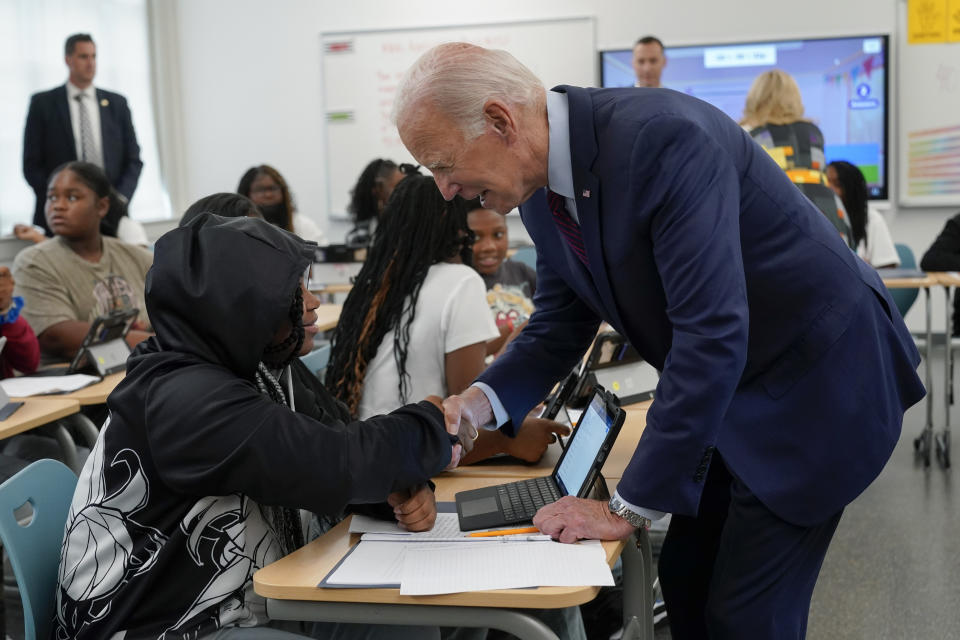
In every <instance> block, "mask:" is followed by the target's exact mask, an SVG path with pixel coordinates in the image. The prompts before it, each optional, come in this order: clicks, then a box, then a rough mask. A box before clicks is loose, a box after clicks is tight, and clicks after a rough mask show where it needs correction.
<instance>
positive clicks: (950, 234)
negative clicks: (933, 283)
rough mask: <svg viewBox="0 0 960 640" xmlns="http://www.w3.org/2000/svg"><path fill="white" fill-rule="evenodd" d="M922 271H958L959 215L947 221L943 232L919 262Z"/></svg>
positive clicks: (959, 267) (959, 254)
mask: <svg viewBox="0 0 960 640" xmlns="http://www.w3.org/2000/svg"><path fill="white" fill-rule="evenodd" d="M920 268H921V269H923V270H924V271H958V270H960V214H957V215H955V216H954V217H952V218H950V219H949V220H947V224H946V225H945V226H944V227H943V231H941V232H940V235H938V236H937V239H936V240H934V241H933V244H932V245H930V248H929V249H927V252H926V253H925V254H923V258H921V260H920Z"/></svg>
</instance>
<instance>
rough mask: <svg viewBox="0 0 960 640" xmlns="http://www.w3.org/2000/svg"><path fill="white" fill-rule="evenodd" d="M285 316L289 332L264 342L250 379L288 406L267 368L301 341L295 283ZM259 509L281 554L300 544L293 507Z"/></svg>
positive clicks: (287, 357) (280, 363)
mask: <svg viewBox="0 0 960 640" xmlns="http://www.w3.org/2000/svg"><path fill="white" fill-rule="evenodd" d="M289 319H290V321H291V323H292V324H293V328H292V330H291V331H290V335H289V336H287V337H286V338H285V339H284V340H283V341H282V342H280V343H278V344H275V345H267V347H266V348H264V350H263V356H262V357H261V360H260V362H259V363H257V371H256V374H254V381H255V382H256V384H257V389H259V390H260V393H262V394H263V395H265V396H267V397H268V398H270V399H271V400H272V401H274V402H276V403H277V404H280V405H283V406H285V407H288V406H290V404H289V402H287V398H286V396H284V395H283V389H282V388H281V387H280V382H279V381H278V380H277V378H276V377H274V375H273V373H271V371H270V368H273V369H274V370H277V369H283V368H284V367H286V366H287V365H288V364H289V363H290V361H291V360H293V358H295V357H296V356H297V354H298V353H299V352H300V347H301V346H302V345H303V339H304V333H303V291H302V290H301V289H300V285H299V284H298V285H297V290H296V292H295V293H294V295H293V303H292V304H291V305H290V312H289ZM287 375H290V373H289V372H288V373H287ZM261 512H262V513H263V515H264V517H265V518H266V520H267V521H268V522H270V523H271V524H272V525H273V529H274V532H275V533H276V536H277V539H278V540H279V541H280V548H281V549H282V550H283V554H284V555H286V554H288V553H292V552H293V551H295V550H297V549H299V548H300V547H302V546H303V544H304V539H303V528H302V527H301V525H300V514H299V512H298V511H297V510H296V509H291V508H289V507H280V506H274V507H263V506H261Z"/></svg>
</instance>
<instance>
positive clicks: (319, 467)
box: [110, 364, 451, 514]
mask: <svg viewBox="0 0 960 640" xmlns="http://www.w3.org/2000/svg"><path fill="white" fill-rule="evenodd" d="M145 404H146V406H145V407H144V415H145V416H146V437H147V440H148V444H149V447H150V451H151V454H152V456H153V460H154V463H155V464H156V469H157V473H158V474H159V475H160V477H161V478H162V479H163V481H164V483H166V484H167V485H168V486H169V487H170V488H171V489H173V490H175V491H181V492H183V493H188V494H192V495H223V494H226V493H233V492H240V493H244V494H247V495H249V496H251V497H252V498H254V499H255V500H257V501H258V502H260V503H262V504H268V505H281V506H286V507H292V508H302V509H309V510H311V511H313V512H315V513H321V514H333V513H339V512H340V511H341V510H342V509H343V508H344V507H345V506H346V505H347V504H348V503H373V502H382V501H384V500H386V498H387V496H388V495H389V494H390V493H391V492H394V491H398V490H400V489H405V488H408V487H411V486H414V485H416V484H420V483H425V482H426V481H427V480H428V479H429V478H430V477H431V476H433V475H434V474H436V473H439V472H440V471H442V470H443V468H444V467H445V466H446V465H447V464H448V463H449V461H450V455H451V450H450V449H451V445H450V440H449V438H448V437H447V433H446V431H445V430H444V427H443V416H442V414H441V413H440V411H439V410H438V409H437V408H436V407H435V406H433V405H432V404H430V403H428V402H421V403H419V404H412V405H407V406H405V407H402V408H400V409H398V410H396V411H394V412H393V413H391V414H389V415H386V416H378V417H376V418H372V419H370V420H366V421H362V422H361V421H356V422H351V423H344V422H341V421H338V420H335V419H333V418H325V419H324V420H323V421H318V420H314V419H313V418H310V417H309V416H306V415H303V414H299V413H294V412H292V411H290V410H289V409H288V408H287V407H284V406H281V405H278V404H276V403H274V402H271V401H270V400H269V399H268V398H266V397H265V396H263V395H261V394H260V393H259V392H258V391H257V390H256V389H255V388H254V387H253V385H252V384H251V383H250V382H247V381H245V380H242V379H240V378H237V377H236V376H235V375H233V374H232V373H231V372H229V371H227V370H225V369H223V368H221V367H217V366H214V365H208V364H202V365H194V366H191V367H188V368H178V369H175V370H173V371H170V372H167V373H159V374H157V375H155V376H153V377H152V379H151V381H150V388H149V390H148V392H147V394H146V403H145ZM110 408H111V410H117V409H118V407H117V408H115V407H113V406H111V407H110ZM139 419H142V418H139ZM185 425H187V426H185Z"/></svg>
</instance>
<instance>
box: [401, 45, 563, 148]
mask: <svg viewBox="0 0 960 640" xmlns="http://www.w3.org/2000/svg"><path fill="white" fill-rule="evenodd" d="M543 91H544V87H543V83H542V82H540V79H539V78H537V76H535V75H534V74H533V72H532V71H530V69H528V68H526V67H525V66H523V64H521V63H520V61H519V60H517V59H516V58H514V57H513V56H512V55H510V54H509V53H507V52H506V51H501V50H499V49H484V48H483V47H478V46H476V45H472V44H467V43H466V42H450V43H446V44H440V45H437V46H435V47H433V48H432V49H430V50H429V51H427V52H426V53H424V54H423V55H421V56H420V58H419V59H417V61H416V62H415V63H413V66H412V67H410V68H409V69H407V72H406V73H405V74H404V76H403V79H402V80H401V81H400V85H399V86H398V87H397V98H396V100H395V101H394V104H393V114H392V118H393V122H394V124H396V123H398V122H402V121H404V120H406V119H407V118H408V117H409V116H411V115H413V114H414V112H413V111H412V110H413V109H417V110H419V109H421V108H422V107H423V106H424V105H425V104H430V105H432V106H434V107H436V108H437V109H438V110H439V111H440V112H441V113H444V114H446V115H447V116H448V117H450V119H451V120H453V122H454V124H456V125H457V127H458V128H459V129H460V131H461V133H463V136H464V138H465V139H466V141H468V142H469V141H471V140H473V139H474V138H477V137H479V136H480V135H481V134H482V133H483V132H484V128H485V126H486V120H485V118H484V114H483V106H484V105H485V104H486V102H487V101H488V100H491V99H494V100H501V101H503V102H504V103H506V104H508V105H510V106H512V107H521V108H522V107H527V106H532V105H535V104H537V102H538V100H539V99H540V98H539V96H540V95H542V94H543Z"/></svg>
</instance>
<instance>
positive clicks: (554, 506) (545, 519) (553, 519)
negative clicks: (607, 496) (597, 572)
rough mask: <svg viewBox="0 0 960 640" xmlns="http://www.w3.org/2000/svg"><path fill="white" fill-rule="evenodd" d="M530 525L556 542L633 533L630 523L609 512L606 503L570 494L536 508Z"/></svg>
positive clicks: (597, 538)
mask: <svg viewBox="0 0 960 640" xmlns="http://www.w3.org/2000/svg"><path fill="white" fill-rule="evenodd" d="M533 524H534V526H535V527H536V528H537V529H540V531H542V532H543V533H545V534H547V535H548V536H550V537H551V538H553V539H555V540H559V541H560V542H576V541H577V540H581V539H587V540H623V539H625V538H628V537H629V536H630V534H631V533H633V532H634V528H633V525H632V524H630V523H629V522H627V521H626V520H624V519H623V518H621V517H620V516H615V515H613V514H612V513H610V509H609V508H608V507H607V503H606V502H603V501H601V500H587V499H584V498H574V497H573V496H564V497H563V498H560V499H559V500H557V501H556V502H554V503H551V504H548V505H547V506H545V507H543V508H542V509H540V510H539V511H537V515H535V516H534V517H533Z"/></svg>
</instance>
